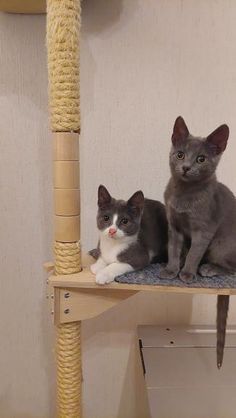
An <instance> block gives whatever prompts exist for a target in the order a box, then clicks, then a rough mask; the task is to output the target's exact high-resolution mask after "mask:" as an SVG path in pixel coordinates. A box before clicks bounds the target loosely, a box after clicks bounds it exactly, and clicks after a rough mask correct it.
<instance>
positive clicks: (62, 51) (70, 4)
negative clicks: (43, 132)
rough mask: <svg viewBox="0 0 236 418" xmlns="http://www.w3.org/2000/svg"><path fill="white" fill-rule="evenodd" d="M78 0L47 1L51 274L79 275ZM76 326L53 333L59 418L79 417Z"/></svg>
mask: <svg viewBox="0 0 236 418" xmlns="http://www.w3.org/2000/svg"><path fill="white" fill-rule="evenodd" d="M80 21H81V5H80V0H48V1H47V50H48V76H49V108H50V120H51V129H52V131H53V134H52V135H53V150H54V151H53V159H54V161H53V164H54V207H55V212H54V230H55V243H54V254H55V273H56V274H64V275H66V274H71V273H78V272H79V271H80V270H81V257H80V241H79V239H80V229H79V225H80V198H79V189H80V187H79V131H80V93H79V35H80ZM80 330H81V322H79V321H77V322H71V323H67V324H61V325H58V327H57V349H56V354H57V399H58V416H59V417H60V418H79V417H81V351H80Z"/></svg>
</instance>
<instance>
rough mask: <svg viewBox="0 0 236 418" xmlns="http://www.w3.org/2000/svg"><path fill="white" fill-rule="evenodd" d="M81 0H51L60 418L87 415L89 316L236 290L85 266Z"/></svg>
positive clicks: (33, 6) (16, 8)
mask: <svg viewBox="0 0 236 418" xmlns="http://www.w3.org/2000/svg"><path fill="white" fill-rule="evenodd" d="M0 10H2V11H7V12H16V13H40V12H45V2H44V1H43V0H35V1H30V0H7V1H4V0H0ZM80 24H81V2H80V0H48V1H47V50H48V77H49V109H50V121H51V130H52V140H53V161H54V163H53V164H54V203H55V205H54V207H55V212H54V231H55V241H54V253H55V262H54V263H47V264H46V265H45V268H46V270H47V271H48V272H49V275H50V277H49V279H48V280H47V282H48V298H49V301H50V310H51V313H52V316H53V320H54V323H55V325H56V328H57V342H56V361H57V395H58V396H57V406H58V416H59V417H60V418H79V417H81V416H82V411H81V403H82V401H81V399H82V395H81V321H82V320H84V319H88V318H92V317H94V316H97V315H99V314H100V313H102V312H104V311H106V310H108V309H110V308H112V307H113V306H115V305H116V304H117V303H119V302H120V301H122V300H124V299H126V298H129V297H131V296H133V295H135V294H136V293H137V292H140V291H142V290H146V291H155V292H179V293H180V292H181V293H204V294H222V295H232V294H236V289H225V288H221V289H213V288H194V287H193V288H191V287H186V288H183V287H181V288H180V287H176V286H156V285H155V286H151V285H136V284H133V285H130V284H121V283H112V284H110V285H106V286H105V287H99V286H97V285H96V284H95V280H94V276H93V275H92V274H91V273H90V271H89V269H88V268H87V267H86V264H88V260H85V263H84V266H83V269H82V266H81V251H80V229H79V225H80V193H79V190H80V185H79V132H80V92H79V74H80V73H79V70H80V68H79V49H80V43H79V40H80Z"/></svg>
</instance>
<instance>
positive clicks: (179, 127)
mask: <svg viewBox="0 0 236 418" xmlns="http://www.w3.org/2000/svg"><path fill="white" fill-rule="evenodd" d="M188 136H189V130H188V128H187V125H186V123H185V122H184V119H183V118H182V116H178V118H177V119H176V121H175V124H174V129H173V134H172V137H171V140H172V143H173V145H176V144H177V143H178V142H181V141H185V140H186V139H187V138H188Z"/></svg>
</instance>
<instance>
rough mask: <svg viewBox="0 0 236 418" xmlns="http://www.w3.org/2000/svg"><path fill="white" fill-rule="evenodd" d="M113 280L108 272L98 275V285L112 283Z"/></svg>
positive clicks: (101, 272) (100, 272)
mask: <svg viewBox="0 0 236 418" xmlns="http://www.w3.org/2000/svg"><path fill="white" fill-rule="evenodd" d="M113 280H114V276H113V275H112V274H111V273H108V272H106V271H105V269H104V270H102V271H99V273H97V274H96V283H97V284H105V283H111V282H113Z"/></svg>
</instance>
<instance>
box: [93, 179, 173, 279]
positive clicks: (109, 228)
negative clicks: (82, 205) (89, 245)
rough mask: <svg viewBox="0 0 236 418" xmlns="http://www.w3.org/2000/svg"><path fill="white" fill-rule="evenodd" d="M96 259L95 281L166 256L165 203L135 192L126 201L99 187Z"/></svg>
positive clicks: (160, 259) (94, 267) (109, 277)
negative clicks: (117, 198)
mask: <svg viewBox="0 0 236 418" xmlns="http://www.w3.org/2000/svg"><path fill="white" fill-rule="evenodd" d="M97 227H98V230H99V244H98V259H97V261H96V263H94V264H92V266H91V271H92V272H93V273H94V274H96V283H98V284H105V283H110V282H112V281H113V280H114V278H115V277H116V276H119V275H121V274H123V273H127V272H129V271H133V270H138V269H142V268H144V267H146V266H147V265H148V264H149V263H151V262H154V261H155V262H164V261H166V260H167V235H168V227H167V219H166V213H165V207H164V205H163V204H162V203H160V202H157V201H155V200H150V199H145V198H144V196H143V193H142V192H141V191H138V192H136V193H134V194H133V195H132V196H131V198H130V199H129V200H128V201H124V200H116V199H114V198H113V197H111V195H110V194H109V192H108V191H107V189H106V188H105V187H104V186H102V185H101V186H99V188H98V213H97ZM92 253H93V252H92Z"/></svg>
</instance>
